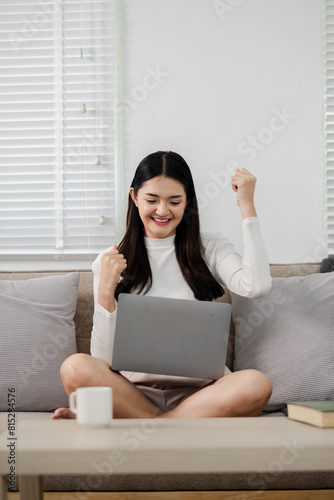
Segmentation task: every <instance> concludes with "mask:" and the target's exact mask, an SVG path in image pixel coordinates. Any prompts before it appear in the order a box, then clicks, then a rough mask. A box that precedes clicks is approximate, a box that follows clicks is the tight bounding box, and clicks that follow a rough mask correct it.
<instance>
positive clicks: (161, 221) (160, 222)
mask: <svg viewBox="0 0 334 500" xmlns="http://www.w3.org/2000/svg"><path fill="white" fill-rule="evenodd" d="M152 220H153V221H154V222H155V223H156V224H158V226H165V225H166V224H168V222H170V221H171V220H172V219H158V218H157V217H152Z"/></svg>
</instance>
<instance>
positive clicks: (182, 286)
mask: <svg viewBox="0 0 334 500" xmlns="http://www.w3.org/2000/svg"><path fill="white" fill-rule="evenodd" d="M242 227H243V243H244V256H243V259H242V258H241V256H240V255H239V254H238V253H237V252H236V251H235V249H234V247H233V245H232V244H231V243H230V242H229V241H228V240H227V239H226V238H224V237H222V236H221V235H219V234H214V235H212V234H202V242H203V246H204V253H205V258H206V262H207V264H208V267H209V269H210V271H211V272H212V274H213V276H214V277H215V278H216V280H217V281H219V282H220V283H222V284H224V285H225V286H226V287H227V288H228V289H229V290H230V291H232V292H234V293H236V294H238V295H242V296H244V297H249V298H257V297H261V296H263V295H265V294H266V293H268V292H269V290H270V288H271V277H270V271H269V262H268V257H267V253H266V250H265V247H264V244H263V240H262V235H261V230H260V224H259V221H258V218H257V217H249V218H248V219H243V221H242ZM174 240H175V236H171V237H169V238H163V239H155V238H147V237H145V243H146V248H147V252H148V257H149V261H150V266H151V270H152V278H153V279H152V287H151V289H150V290H149V291H148V293H147V295H152V296H156V297H171V298H179V299H192V300H196V299H195V297H194V294H193V291H192V290H191V288H190V287H189V286H188V284H187V283H186V281H185V279H184V278H183V276H182V273H181V270H180V267H179V265H178V262H177V260H176V255H175V247H174ZM111 248H112V247H109V248H107V249H106V250H105V251H104V252H102V253H101V254H100V255H99V256H98V257H97V258H96V260H95V261H94V262H93V265H92V270H93V273H94V301H95V303H94V319H93V330H92V336H91V354H92V356H95V357H97V358H101V359H104V360H105V361H107V362H108V363H110V364H111V360H112V353H113V343H114V332H115V322H116V315H117V305H116V309H115V311H114V312H113V313H110V312H109V311H107V310H106V309H104V308H103V307H102V306H101V305H100V304H99V303H98V286H99V281H100V275H101V256H102V255H103V253H105V252H108V251H110V250H111ZM129 349H131V346H129ZM122 374H123V375H124V376H126V377H127V378H129V379H131V381H132V382H135V383H141V384H146V385H153V386H154V385H157V386H160V387H161V386H163V387H172V386H174V385H186V386H188V385H195V386H201V385H203V384H204V383H207V381H206V380H205V381H204V380H199V379H190V378H184V377H174V376H164V375H152V374H144V373H134V372H122Z"/></svg>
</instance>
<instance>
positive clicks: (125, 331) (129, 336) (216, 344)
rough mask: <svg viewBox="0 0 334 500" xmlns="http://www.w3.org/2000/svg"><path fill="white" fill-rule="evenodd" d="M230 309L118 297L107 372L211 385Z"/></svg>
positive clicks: (220, 365)
mask: <svg viewBox="0 0 334 500" xmlns="http://www.w3.org/2000/svg"><path fill="white" fill-rule="evenodd" d="M230 320H231V305H230V304H222V303H217V302H204V301H198V300H184V299H166V298H161V297H150V296H147V295H135V294H124V293H123V294H120V295H119V297H118V309H117V319H116V329H115V341H114V352H113V359H112V365H111V366H112V369H113V370H116V371H122V370H126V371H133V372H144V373H155V374H163V375H177V376H183V377H194V378H204V379H213V380H217V379H218V378H220V377H222V376H223V375H224V367H225V361H226V353H227V345H228V337H229V329H230Z"/></svg>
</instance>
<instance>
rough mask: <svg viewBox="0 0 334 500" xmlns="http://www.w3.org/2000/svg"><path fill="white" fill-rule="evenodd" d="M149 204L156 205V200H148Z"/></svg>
mask: <svg viewBox="0 0 334 500" xmlns="http://www.w3.org/2000/svg"><path fill="white" fill-rule="evenodd" d="M146 201H147V203H155V200H146Z"/></svg>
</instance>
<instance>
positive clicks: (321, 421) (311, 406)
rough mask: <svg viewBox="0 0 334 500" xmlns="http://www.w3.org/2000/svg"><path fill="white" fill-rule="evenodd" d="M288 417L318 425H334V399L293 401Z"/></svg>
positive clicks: (288, 405)
mask: <svg viewBox="0 0 334 500" xmlns="http://www.w3.org/2000/svg"><path fill="white" fill-rule="evenodd" d="M287 408H288V417H289V418H291V419H292V420H299V421H300V422H305V423H307V424H311V425H316V426H318V427H334V401H291V402H289V403H287Z"/></svg>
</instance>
